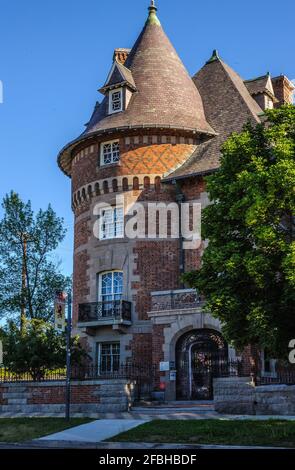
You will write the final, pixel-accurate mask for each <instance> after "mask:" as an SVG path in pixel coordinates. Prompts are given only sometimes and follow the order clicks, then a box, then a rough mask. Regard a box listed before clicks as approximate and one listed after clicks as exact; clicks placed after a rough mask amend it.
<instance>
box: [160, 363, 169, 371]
mask: <svg viewBox="0 0 295 470" xmlns="http://www.w3.org/2000/svg"><path fill="white" fill-rule="evenodd" d="M169 369H170V363H169V362H160V372H166V371H167V370H169Z"/></svg>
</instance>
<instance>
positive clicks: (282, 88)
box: [271, 75, 295, 108]
mask: <svg viewBox="0 0 295 470" xmlns="http://www.w3.org/2000/svg"><path fill="white" fill-rule="evenodd" d="M271 81H272V86H273V90H274V94H275V97H276V98H277V99H278V100H279V102H278V103H276V104H275V107H276V108H278V107H280V106H282V105H283V104H293V95H294V88H295V87H294V85H293V83H292V82H290V80H289V79H288V78H287V77H286V76H285V75H279V76H278V77H274V78H272V79H271Z"/></svg>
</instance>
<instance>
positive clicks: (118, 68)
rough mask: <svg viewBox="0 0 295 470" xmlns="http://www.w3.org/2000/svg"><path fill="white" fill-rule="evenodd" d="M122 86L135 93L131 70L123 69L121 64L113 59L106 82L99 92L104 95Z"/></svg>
mask: <svg viewBox="0 0 295 470" xmlns="http://www.w3.org/2000/svg"><path fill="white" fill-rule="evenodd" d="M123 85H126V86H128V87H129V88H131V89H132V90H134V91H136V85H135V81H134V78H133V76H132V72H131V70H129V69H128V68H127V67H125V66H124V65H123V64H122V63H120V62H118V60H117V58H115V60H114V62H113V65H112V68H111V70H110V72H109V74H108V77H107V79H106V82H105V84H104V86H103V87H102V88H100V90H99V91H100V92H101V93H102V94H105V93H106V92H107V91H108V90H110V89H112V88H116V87H119V86H123Z"/></svg>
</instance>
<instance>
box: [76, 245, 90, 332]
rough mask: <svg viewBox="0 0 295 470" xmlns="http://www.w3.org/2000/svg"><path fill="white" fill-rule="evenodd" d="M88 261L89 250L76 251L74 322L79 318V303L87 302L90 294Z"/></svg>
mask: <svg viewBox="0 0 295 470" xmlns="http://www.w3.org/2000/svg"><path fill="white" fill-rule="evenodd" d="M88 261H89V255H88V253H87V250H83V251H81V252H80V253H76V254H75V256H74V275H73V284H74V296H73V297H74V298H73V322H74V324H75V323H76V322H77V319H78V304H79V303H83V302H86V300H87V298H86V297H87V295H88V294H89V287H88V285H87V283H88V277H89V276H88V274H87V269H88Z"/></svg>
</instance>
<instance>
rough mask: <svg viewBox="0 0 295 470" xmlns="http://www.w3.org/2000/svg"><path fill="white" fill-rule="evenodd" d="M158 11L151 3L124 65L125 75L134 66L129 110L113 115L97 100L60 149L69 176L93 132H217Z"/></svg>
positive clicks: (131, 74) (63, 168) (59, 158)
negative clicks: (78, 148) (77, 132)
mask: <svg viewBox="0 0 295 470" xmlns="http://www.w3.org/2000/svg"><path fill="white" fill-rule="evenodd" d="M156 11H157V8H156V7H155V6H154V4H152V6H151V7H150V8H149V16H148V19H147V21H146V23H145V26H144V28H143V30H142V32H141V34H140V36H139V37H138V39H137V41H136V43H135V44H134V46H133V48H132V50H131V51H130V53H128V54H126V56H127V55H128V57H127V60H126V62H124V66H122V69H123V67H124V75H125V76H126V74H127V72H126V68H127V69H128V70H129V71H130V74H129V76H130V77H132V80H133V82H132V84H134V85H135V87H136V91H134V92H133V93H132V97H131V100H130V102H129V104H128V107H127V109H126V110H124V111H121V112H118V113H115V114H110V115H109V114H108V99H107V96H106V97H105V98H104V99H103V101H102V103H101V104H100V105H98V103H97V104H96V105H95V108H94V111H93V114H92V116H91V118H90V121H89V122H88V123H87V124H86V130H85V131H84V132H83V133H82V134H81V135H80V136H79V137H78V138H77V139H75V140H73V141H72V142H70V143H69V144H67V145H66V146H65V147H64V148H63V149H62V150H61V151H60V153H59V156H58V163H59V166H60V168H61V169H62V170H63V171H64V172H65V173H66V174H67V175H70V173H71V159H72V156H71V155H72V151H73V149H74V147H75V145H76V144H77V143H80V142H82V141H84V140H87V139H88V138H89V137H91V136H92V135H99V134H103V133H106V134H110V133H112V132H116V133H117V132H118V131H120V130H122V131H126V130H127V129H137V128H150V129H156V128H160V129H166V128H169V129H175V130H178V129H181V130H184V131H185V132H187V131H189V132H190V133H203V134H204V135H207V136H208V137H210V136H212V135H215V134H216V133H215V131H214V129H212V127H211V126H210V124H208V122H207V120H206V117H205V113H204V109H203V104H202V99H201V96H200V93H199V91H198V89H197V88H196V86H195V85H194V83H193V81H192V79H191V77H190V76H189V74H188V72H187V70H186V68H185V66H184V65H183V63H182V61H181V60H180V58H179V56H178V55H177V53H176V51H175V49H174V47H173V46H172V44H171V42H170V41H169V39H168V37H167V36H166V34H165V33H164V31H163V29H162V26H161V24H160V21H159V20H158V18H157V15H156ZM128 81H130V79H129V80H128ZM102 91H104V90H103V88H102Z"/></svg>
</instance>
